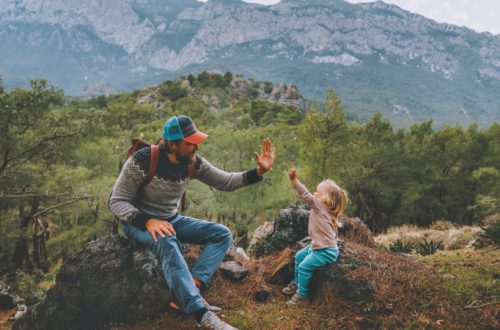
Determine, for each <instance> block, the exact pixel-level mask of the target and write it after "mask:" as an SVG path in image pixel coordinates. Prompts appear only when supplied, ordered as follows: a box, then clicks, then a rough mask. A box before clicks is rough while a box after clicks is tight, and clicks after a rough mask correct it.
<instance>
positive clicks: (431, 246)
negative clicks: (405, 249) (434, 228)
mask: <svg viewBox="0 0 500 330" xmlns="http://www.w3.org/2000/svg"><path fill="white" fill-rule="evenodd" d="M442 248H443V241H437V242H435V241H433V240H427V239H424V241H423V242H420V243H418V244H417V246H416V248H415V250H416V251H417V253H418V254H420V255H421V256H428V255H431V254H434V253H436V252H437V250H439V249H442Z"/></svg>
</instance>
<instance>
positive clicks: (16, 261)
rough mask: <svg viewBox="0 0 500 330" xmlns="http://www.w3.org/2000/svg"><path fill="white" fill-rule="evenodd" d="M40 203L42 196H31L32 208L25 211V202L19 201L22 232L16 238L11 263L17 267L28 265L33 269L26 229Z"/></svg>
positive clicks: (29, 269)
mask: <svg viewBox="0 0 500 330" xmlns="http://www.w3.org/2000/svg"><path fill="white" fill-rule="evenodd" d="M39 205H40V197H39V196H36V197H33V198H31V210H30V212H29V213H27V214H26V213H25V211H24V205H23V202H22V201H20V202H19V228H20V234H19V236H18V237H17V238H15V243H14V252H13V254H12V258H11V263H12V265H13V266H14V268H15V269H19V268H22V267H26V268H27V270H28V271H32V270H33V264H32V263H31V260H30V257H29V251H28V240H27V239H26V236H25V235H26V231H27V229H28V225H29V223H30V222H31V220H32V218H33V215H34V214H35V213H36V212H37V211H38V207H39Z"/></svg>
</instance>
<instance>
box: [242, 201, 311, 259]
mask: <svg viewBox="0 0 500 330" xmlns="http://www.w3.org/2000/svg"><path fill="white" fill-rule="evenodd" d="M308 221H309V210H308V208H307V207H306V206H304V205H292V206H290V207H288V208H286V209H282V210H281V211H280V213H279V214H278V216H277V217H276V219H275V220H274V223H271V222H267V223H266V224H264V225H263V226H264V228H265V230H264V231H263V230H262V229H261V227H260V228H257V230H255V232H256V233H258V237H256V236H255V234H254V237H253V238H252V240H251V241H250V247H249V251H250V253H251V254H252V255H254V256H255V257H262V256H265V255H269V254H272V253H275V252H278V251H282V250H284V249H285V248H287V247H291V246H294V245H295V244H296V243H297V242H298V241H300V240H301V239H302V238H304V237H306V236H307V224H308Z"/></svg>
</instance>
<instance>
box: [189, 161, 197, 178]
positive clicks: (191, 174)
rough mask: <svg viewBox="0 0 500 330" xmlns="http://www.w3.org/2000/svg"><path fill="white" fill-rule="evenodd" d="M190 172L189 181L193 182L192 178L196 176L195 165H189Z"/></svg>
mask: <svg viewBox="0 0 500 330" xmlns="http://www.w3.org/2000/svg"><path fill="white" fill-rule="evenodd" d="M188 170H189V180H191V179H192V178H194V176H195V174H196V167H195V163H192V164H189V167H188Z"/></svg>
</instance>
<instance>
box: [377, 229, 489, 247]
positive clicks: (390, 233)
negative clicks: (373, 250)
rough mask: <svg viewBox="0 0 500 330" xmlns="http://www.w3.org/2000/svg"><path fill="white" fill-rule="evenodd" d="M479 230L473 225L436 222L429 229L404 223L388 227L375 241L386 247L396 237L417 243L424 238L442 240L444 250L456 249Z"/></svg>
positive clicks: (468, 240) (472, 237)
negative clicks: (452, 225)
mask: <svg viewBox="0 0 500 330" xmlns="http://www.w3.org/2000/svg"><path fill="white" fill-rule="evenodd" d="M432 228H447V229H444V230H437V229H432ZM480 230H481V228H479V227H475V226H463V227H450V226H447V225H446V223H438V224H437V225H436V226H433V227H431V228H429V229H425V228H419V227H416V226H411V225H405V226H400V227H391V228H389V229H388V230H387V232H386V233H385V234H381V235H378V236H376V237H375V243H376V244H377V245H379V246H384V247H386V248H388V247H389V245H390V244H391V243H393V242H394V241H396V240H397V239H400V240H403V241H407V242H412V243H413V244H417V243H419V242H421V241H422V240H423V239H424V238H425V239H428V240H432V241H435V242H437V241H443V244H444V248H445V250H456V249H461V248H464V247H465V246H466V245H467V244H468V243H469V242H470V241H472V240H474V239H475V238H476V234H477V233H478V232H479V231H480Z"/></svg>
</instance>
